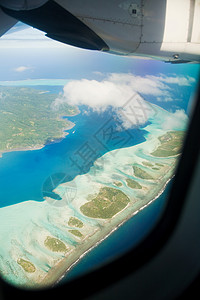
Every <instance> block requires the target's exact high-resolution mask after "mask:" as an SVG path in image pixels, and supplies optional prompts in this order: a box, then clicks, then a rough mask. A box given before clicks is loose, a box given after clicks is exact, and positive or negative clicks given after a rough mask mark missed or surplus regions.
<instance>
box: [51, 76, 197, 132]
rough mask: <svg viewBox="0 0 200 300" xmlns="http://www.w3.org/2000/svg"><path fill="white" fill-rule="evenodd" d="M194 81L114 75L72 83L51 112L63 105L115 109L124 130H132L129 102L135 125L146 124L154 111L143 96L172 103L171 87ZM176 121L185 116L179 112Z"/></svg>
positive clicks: (97, 109) (54, 104)
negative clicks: (127, 128)
mask: <svg viewBox="0 0 200 300" xmlns="http://www.w3.org/2000/svg"><path fill="white" fill-rule="evenodd" d="M193 81H194V79H193V78H191V77H186V78H185V77H172V76H171V77H166V76H164V75H162V74H161V75H159V76H150V75H148V76H144V77H142V76H136V75H133V74H130V73H128V74H127V73H126V74H125V73H111V74H108V75H106V76H104V78H102V79H99V80H88V79H81V80H71V81H69V82H68V83H67V84H66V85H65V86H64V89H63V94H60V95H59V97H58V98H56V99H55V101H54V102H53V103H52V109H57V108H58V107H59V106H60V105H62V104H63V103H64V102H67V103H68V104H71V105H77V106H79V105H86V106H89V107H90V108H92V109H93V110H96V111H104V110H105V109H106V108H107V107H112V108H113V109H115V110H116V111H118V112H119V116H120V118H121V119H122V120H123V122H124V126H125V127H130V126H131V125H130V122H129V118H128V117H127V116H128V115H129V116H130V115H131V112H130V111H129V113H127V109H128V107H129V109H130V105H128V104H126V103H127V101H128V103H129V104H130V103H131V111H132V120H133V121H132V124H143V123H145V122H146V121H147V119H148V117H149V116H150V115H151V113H152V108H151V107H150V104H148V103H147V102H146V101H144V100H143V98H142V97H141V96H140V94H142V95H152V96H155V98H156V99H157V100H158V101H173V94H172V90H171V88H170V87H169V85H168V84H170V83H171V84H178V85H182V86H183V85H185V86H188V85H190V84H191V83H192V82H193ZM142 107H143V108H142ZM134 114H135V116H134ZM125 115H126V118H125V117H124V116H125ZM177 117H180V118H183V112H181V111H178V112H177ZM127 120H128V122H127ZM175 121H176V120H175ZM175 121H174V122H175ZM172 122H173V120H172V119H171V120H169V124H170V123H171V124H172Z"/></svg>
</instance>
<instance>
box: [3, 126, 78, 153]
mask: <svg viewBox="0 0 200 300" xmlns="http://www.w3.org/2000/svg"><path fill="white" fill-rule="evenodd" d="M67 121H68V120H67ZM68 122H70V124H69V126H67V127H65V128H63V134H62V136H61V137H60V138H56V139H55V140H53V141H50V142H47V143H45V144H42V145H35V146H33V147H31V146H27V147H22V148H20V147H18V148H13V149H10V150H5V151H4V150H3V151H0V158H2V156H3V154H5V153H11V152H21V151H34V150H41V149H43V148H44V147H45V146H47V145H51V144H56V143H59V142H61V141H62V140H63V139H64V138H65V137H66V136H67V135H69V132H66V130H71V129H72V128H73V127H74V126H75V125H76V124H75V123H73V122H71V121H68Z"/></svg>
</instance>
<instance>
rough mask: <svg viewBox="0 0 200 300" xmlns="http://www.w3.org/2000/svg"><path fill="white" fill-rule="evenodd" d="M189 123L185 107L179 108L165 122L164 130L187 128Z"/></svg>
mask: <svg viewBox="0 0 200 300" xmlns="http://www.w3.org/2000/svg"><path fill="white" fill-rule="evenodd" d="M187 123H188V116H187V115H186V113H185V111H184V110H183V109H178V110H176V111H175V112H174V113H170V114H169V115H168V116H167V117H166V119H165V122H164V123H163V129H164V130H171V129H173V130H176V129H185V127H186V126H187Z"/></svg>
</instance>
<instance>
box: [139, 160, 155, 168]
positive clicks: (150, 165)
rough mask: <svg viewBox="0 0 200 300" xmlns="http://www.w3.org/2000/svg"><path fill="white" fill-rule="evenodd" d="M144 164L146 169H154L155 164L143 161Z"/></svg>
mask: <svg viewBox="0 0 200 300" xmlns="http://www.w3.org/2000/svg"><path fill="white" fill-rule="evenodd" d="M142 164H143V165H144V166H146V167H153V164H152V163H150V162H148V161H143V162H142Z"/></svg>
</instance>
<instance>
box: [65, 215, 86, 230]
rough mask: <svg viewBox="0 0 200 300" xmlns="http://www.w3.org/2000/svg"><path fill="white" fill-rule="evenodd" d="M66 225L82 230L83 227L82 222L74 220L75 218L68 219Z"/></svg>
mask: <svg viewBox="0 0 200 300" xmlns="http://www.w3.org/2000/svg"><path fill="white" fill-rule="evenodd" d="M68 225H69V226H74V227H78V228H82V227H83V222H82V221H80V220H79V219H77V218H75V217H70V219H69V221H68Z"/></svg>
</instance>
